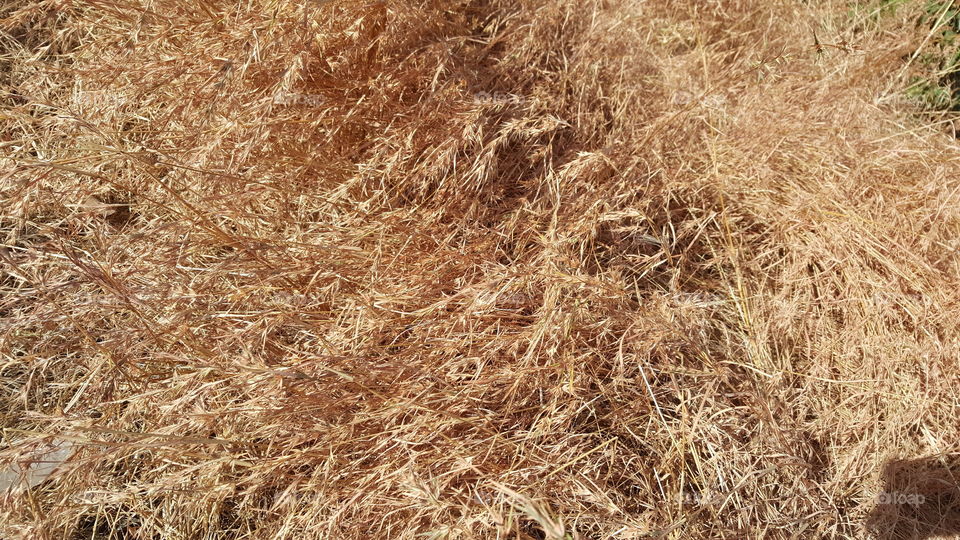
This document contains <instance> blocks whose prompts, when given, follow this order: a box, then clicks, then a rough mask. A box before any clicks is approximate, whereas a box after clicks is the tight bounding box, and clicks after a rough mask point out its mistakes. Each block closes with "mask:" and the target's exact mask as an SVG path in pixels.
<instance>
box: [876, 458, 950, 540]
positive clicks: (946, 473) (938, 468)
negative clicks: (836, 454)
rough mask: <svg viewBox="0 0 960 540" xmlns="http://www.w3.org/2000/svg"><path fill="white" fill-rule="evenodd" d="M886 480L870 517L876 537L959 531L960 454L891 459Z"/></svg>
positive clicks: (913, 536)
mask: <svg viewBox="0 0 960 540" xmlns="http://www.w3.org/2000/svg"><path fill="white" fill-rule="evenodd" d="M883 483H884V487H883V491H882V492H881V493H880V494H879V495H878V496H877V499H876V502H877V505H876V507H875V508H874V509H873V511H872V512H870V515H869V517H868V518H867V529H868V530H869V531H870V532H871V533H872V534H873V535H875V536H876V537H877V538H881V539H884V540H892V539H924V538H932V537H942V536H949V537H953V536H955V535H960V454H949V455H944V456H933V457H928V458H920V459H904V460H895V461H890V462H888V463H887V464H886V466H884V469H883Z"/></svg>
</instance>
